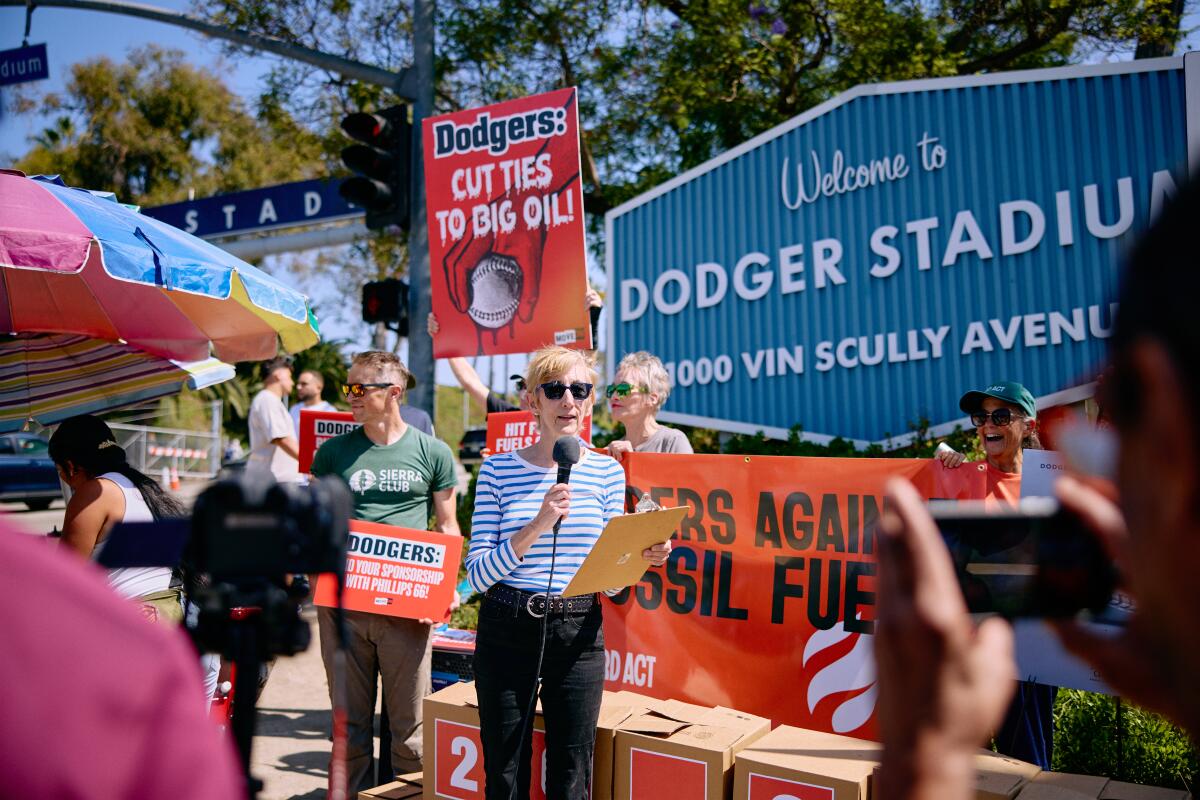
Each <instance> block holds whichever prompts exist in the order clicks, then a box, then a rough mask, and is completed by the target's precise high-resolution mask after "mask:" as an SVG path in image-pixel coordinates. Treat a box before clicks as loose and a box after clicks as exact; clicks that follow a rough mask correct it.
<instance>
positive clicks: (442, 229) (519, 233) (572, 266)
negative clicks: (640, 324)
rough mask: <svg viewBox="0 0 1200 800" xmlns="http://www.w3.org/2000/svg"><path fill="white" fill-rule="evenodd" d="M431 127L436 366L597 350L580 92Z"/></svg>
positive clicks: (428, 165) (463, 115) (428, 155)
mask: <svg viewBox="0 0 1200 800" xmlns="http://www.w3.org/2000/svg"><path fill="white" fill-rule="evenodd" d="M423 125H424V127H423V135H424V142H425V181H426V194H427V198H428V205H429V215H428V218H429V261H430V265H431V283H432V290H433V311H434V314H435V315H436V316H437V318H438V319H439V320H441V321H442V330H441V333H440V334H439V335H438V336H437V337H436V338H435V339H434V355H435V356H437V357H438V358H446V357H451V356H473V355H493V354H502V353H524V352H530V351H532V350H536V349H537V348H538V347H541V346H543V345H546V344H561V345H564V346H567V347H579V348H590V347H591V346H592V342H591V329H590V326H589V317H588V313H587V310H586V309H585V308H584V307H583V305H582V303H570V302H562V300H563V298H568V297H570V298H582V297H583V296H584V293H585V291H586V288H587V266H586V256H585V244H584V226H583V190H582V187H581V183H580V170H579V122H578V114H577V108H576V93H575V90H574V89H561V90H559V91H555V92H549V93H547V94H543V95H537V96H534V97H525V98H521V99H520V100H513V101H510V102H507V103H502V104H499V105H494V106H487V107H485V108H477V109H472V110H469V111H462V112H458V113H456V114H448V115H446V116H442V117H434V118H431V119H427V120H425V122H424V123H423Z"/></svg>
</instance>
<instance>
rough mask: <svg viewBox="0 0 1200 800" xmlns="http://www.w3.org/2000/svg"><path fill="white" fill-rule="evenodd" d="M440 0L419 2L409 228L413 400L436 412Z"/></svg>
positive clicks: (415, 2) (415, 1)
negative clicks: (428, 145) (431, 207)
mask: <svg viewBox="0 0 1200 800" xmlns="http://www.w3.org/2000/svg"><path fill="white" fill-rule="evenodd" d="M434 12H435V0H413V65H412V69H411V71H412V72H413V73H414V74H415V75H416V87H417V88H416V92H414V99H413V105H412V110H413V120H412V124H413V137H412V189H411V195H410V197H411V212H410V213H411V216H410V218H409V219H410V224H409V229H408V264H409V267H408V331H409V333H408V366H409V368H410V369H411V370H412V371H413V375H414V376H415V377H416V379H417V386H416V388H415V389H413V391H412V392H411V394H410V396H409V400H408V402H409V403H411V404H412V405H414V406H416V407H417V408H420V409H424V410H425V412H426V413H428V414H429V415H430V416H433V413H434V408H433V406H434V385H433V381H434V377H435V375H436V370H435V365H434V361H433V340H432V339H430V338H429V335H428V334H426V333H425V318H426V317H427V316H429V312H430V311H431V310H432V308H433V302H432V298H431V296H430V289H429V232H428V229H427V228H426V225H425V159H424V145H423V139H424V137H423V135H422V130H421V128H422V125H421V121H422V120H424V119H425V118H426V117H428V116H430V115H431V114H432V113H433V18H434Z"/></svg>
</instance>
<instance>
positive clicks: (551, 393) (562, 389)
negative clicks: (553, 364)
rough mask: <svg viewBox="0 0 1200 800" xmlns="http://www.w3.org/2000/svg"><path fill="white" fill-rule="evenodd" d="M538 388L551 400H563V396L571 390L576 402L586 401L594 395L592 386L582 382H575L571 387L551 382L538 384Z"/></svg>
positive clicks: (559, 382)
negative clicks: (589, 396)
mask: <svg viewBox="0 0 1200 800" xmlns="http://www.w3.org/2000/svg"><path fill="white" fill-rule="evenodd" d="M538 388H539V389H541V390H542V393H543V394H545V395H546V398H547V399H549V400H561V399H562V396H563V395H564V394H566V393H567V390H568V389H570V390H571V397H574V398H575V399H576V400H586V399H587V396H588V395H590V394H591V393H592V385H591V384H590V383H584V382H582V381H575V382H574V383H572V384H571V385H570V386H568V385H567V384H565V383H563V382H562V381H550V382H549V383H542V384H538Z"/></svg>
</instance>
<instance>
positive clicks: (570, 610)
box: [484, 583, 596, 617]
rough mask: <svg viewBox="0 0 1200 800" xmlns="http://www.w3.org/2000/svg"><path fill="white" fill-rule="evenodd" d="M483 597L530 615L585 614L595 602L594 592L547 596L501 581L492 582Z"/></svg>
mask: <svg viewBox="0 0 1200 800" xmlns="http://www.w3.org/2000/svg"><path fill="white" fill-rule="evenodd" d="M484 597H488V598H491V599H492V600H495V601H496V602H497V603H500V604H501V605H506V606H509V607H510V608H517V609H520V610H522V611H524V612H526V613H527V614H529V616H531V617H544V616H546V615H547V614H585V613H587V612H588V611H591V610H592V606H593V605H594V604H595V602H596V595H594V594H581V595H579V596H578V597H563V596H562V595H561V594H552V595H549V596H547V595H546V593H545V592H526V591H523V590H521V589H516V588H514V587H512V586H506V585H505V584H503V583H497V584H494V585H493V586H492V588H490V589H488V590H487V592H486V593H485V594H484Z"/></svg>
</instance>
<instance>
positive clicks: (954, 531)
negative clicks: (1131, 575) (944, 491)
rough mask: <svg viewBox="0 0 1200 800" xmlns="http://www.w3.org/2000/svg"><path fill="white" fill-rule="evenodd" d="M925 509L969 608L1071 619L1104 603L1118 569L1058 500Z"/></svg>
mask: <svg viewBox="0 0 1200 800" xmlns="http://www.w3.org/2000/svg"><path fill="white" fill-rule="evenodd" d="M930 512H931V513H932V514H933V518H934V520H935V521H936V522H937V525H938V528H939V529H940V530H941V533H942V539H943V540H944V541H945V543H946V547H947V548H949V550H950V557H951V559H952V560H953V561H954V570H955V573H956V574H957V577H958V584H959V586H960V587H961V588H962V592H963V596H964V597H965V598H966V601H967V608H968V610H969V611H970V612H971V613H973V614H999V615H1001V616H1004V617H1008V618H1010V619H1017V618H1022V617H1073V616H1075V615H1076V614H1078V613H1079V612H1080V611H1085V610H1087V611H1091V612H1093V613H1096V614H1099V613H1101V612H1102V611H1104V610H1105V609H1106V608H1107V607H1108V606H1109V601H1110V600H1111V598H1112V597H1113V593H1114V591H1115V590H1116V587H1117V572H1116V568H1115V566H1114V565H1113V564H1112V562H1111V561H1110V560H1109V558H1108V556H1107V555H1106V554H1105V552H1104V549H1103V548H1102V547H1101V545H1100V542H1099V540H1098V539H1097V538H1096V536H1095V534H1093V533H1092V532H1091V531H1089V530H1088V529H1087V528H1085V527H1084V525H1083V522H1082V521H1081V520H1080V519H1079V518H1078V517H1076V516H1075V515H1074V514H1071V513H1069V512H1067V511H1066V510H1065V509H1063V508H1062V507H1061V506H1059V504H1058V502H1057V501H1055V500H1053V499H1051V498H1044V497H1037V498H1029V499H1026V500H1023V501H1022V502H1021V504H1020V505H1019V506H1017V507H1015V508H1004V509H996V508H987V509H985V508H984V505H983V503H982V502H963V503H938V504H931V505H930Z"/></svg>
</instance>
